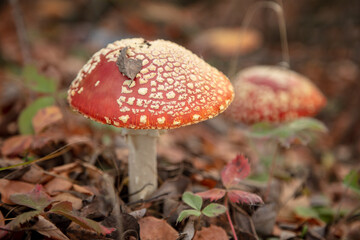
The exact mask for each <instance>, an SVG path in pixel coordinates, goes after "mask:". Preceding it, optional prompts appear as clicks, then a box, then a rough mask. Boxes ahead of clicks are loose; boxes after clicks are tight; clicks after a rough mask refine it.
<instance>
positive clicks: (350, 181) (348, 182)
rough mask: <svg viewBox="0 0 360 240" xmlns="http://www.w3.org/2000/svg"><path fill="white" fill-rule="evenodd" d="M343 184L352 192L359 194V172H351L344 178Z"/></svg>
mask: <svg viewBox="0 0 360 240" xmlns="http://www.w3.org/2000/svg"><path fill="white" fill-rule="evenodd" d="M343 182H344V184H345V186H347V187H348V188H350V189H351V190H353V191H354V192H356V193H358V194H360V172H358V171H356V170H351V171H350V172H349V173H348V174H347V175H346V176H345V178H344V181H343Z"/></svg>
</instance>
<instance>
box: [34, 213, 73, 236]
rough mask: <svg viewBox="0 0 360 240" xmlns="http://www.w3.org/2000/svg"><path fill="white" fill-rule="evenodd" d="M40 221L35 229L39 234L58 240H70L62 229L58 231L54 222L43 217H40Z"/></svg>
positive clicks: (35, 225)
mask: <svg viewBox="0 0 360 240" xmlns="http://www.w3.org/2000/svg"><path fill="white" fill-rule="evenodd" d="M38 219H39V220H38V221H37V222H36V223H35V224H34V226H33V229H34V230H36V231H37V232H38V233H40V234H42V235H44V236H46V237H48V238H51V239H57V240H68V239H69V238H68V237H66V236H65V235H64V234H63V233H62V232H61V231H60V229H58V228H57V227H56V226H55V225H54V224H53V223H52V222H50V221H49V220H47V219H45V218H44V217H43V216H41V215H39V216H38Z"/></svg>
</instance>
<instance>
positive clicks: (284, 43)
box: [229, 1, 290, 77]
mask: <svg viewBox="0 0 360 240" xmlns="http://www.w3.org/2000/svg"><path fill="white" fill-rule="evenodd" d="M260 8H269V9H271V10H273V11H274V12H275V13H276V15H277V18H278V25H279V32H280V41H281V52H282V63H281V65H282V66H284V67H286V68H289V67H290V56H289V45H288V40H287V31H286V22H285V17H284V11H283V8H282V2H280V4H278V3H275V2H272V1H260V2H257V3H255V4H253V5H252V6H251V7H250V8H249V10H248V11H247V12H246V15H245V17H244V20H243V23H242V25H241V29H242V30H243V31H244V32H246V31H247V30H248V28H249V25H250V22H251V20H252V18H253V16H254V14H255V12H256V11H257V10H258V9H260ZM238 60H239V55H236V56H235V57H234V60H233V61H232V64H231V66H230V70H229V76H230V77H231V76H233V75H234V74H235V72H236V68H237V65H238Z"/></svg>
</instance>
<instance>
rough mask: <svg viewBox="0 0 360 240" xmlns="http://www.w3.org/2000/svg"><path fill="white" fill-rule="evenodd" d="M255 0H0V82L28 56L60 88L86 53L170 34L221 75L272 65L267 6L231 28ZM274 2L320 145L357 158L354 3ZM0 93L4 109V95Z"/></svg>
mask: <svg viewBox="0 0 360 240" xmlns="http://www.w3.org/2000/svg"><path fill="white" fill-rule="evenodd" d="M11 2H13V3H15V4H13V5H11V4H10V3H11ZM16 2H18V3H17V4H16ZM255 2H256V1H251V0H221V1H217V0H206V1H205V0H192V1H190V0H171V1H140V0H135V1H120V0H118V1H117V0H111V1H110V0H109V1H104V0H90V1H85V0H71V1H70V0H32V1H26V0H21V1H18V0H16V1H15V0H12V1H1V3H0V7H1V8H0V16H1V21H0V64H1V65H0V66H1V67H0V78H1V83H4V82H7V81H11V78H14V77H15V78H16V73H19V71H20V70H21V67H23V66H25V65H26V64H34V65H36V67H37V69H39V70H40V71H41V72H43V73H45V74H46V75H48V76H50V77H52V78H53V79H55V80H56V81H57V82H58V83H59V86H60V88H66V87H67V86H69V84H70V82H71V81H72V80H73V79H74V77H75V75H76V73H77V71H78V70H79V69H80V68H81V67H82V65H83V64H84V63H85V61H87V59H88V58H89V57H90V56H91V55H92V54H93V53H94V52H95V51H97V50H98V49H99V48H102V47H104V46H105V45H106V44H107V43H110V42H113V41H114V40H118V39H122V38H129V37H143V38H146V39H150V40H151V39H157V38H163V39H168V40H170V41H174V42H176V43H178V44H181V45H183V46H185V47H187V48H189V49H191V50H192V51H193V52H195V53H197V54H198V55H200V56H201V57H203V58H204V59H205V60H206V61H208V62H209V63H211V64H212V65H214V66H215V67H217V68H219V69H220V70H222V71H223V72H224V73H225V74H227V75H233V74H234V73H235V72H236V71H235V72H234V69H235V70H241V69H242V68H244V67H247V66H252V65H260V64H268V65H276V64H278V63H279V62H281V61H282V54H281V46H280V43H281V41H280V37H279V30H278V22H277V16H276V14H275V13H274V12H273V11H271V10H269V9H260V10H258V11H257V12H256V13H255V14H254V17H253V18H252V21H251V22H250V25H249V28H248V31H247V32H244V31H243V32H241V31H239V29H240V28H241V27H242V21H243V19H244V16H245V14H246V12H247V10H248V9H249V8H250V7H251V6H252V5H253V4H254V3H255ZM283 4H284V12H285V17H286V24H287V31H288V41H289V51H290V59H291V69H293V70H295V71H297V72H299V73H301V74H303V75H305V76H307V77H309V78H310V79H311V80H312V81H313V82H314V83H315V84H316V85H317V86H318V87H319V88H320V89H321V90H322V91H323V93H324V94H325V95H326V97H327V98H328V100H329V102H328V105H327V107H326V108H325V109H324V110H323V112H321V113H320V114H319V116H318V117H319V118H320V119H321V120H323V121H324V122H325V123H326V125H327V126H328V127H329V128H330V130H331V131H330V134H329V136H328V137H327V139H326V147H327V148H329V149H332V150H333V151H335V152H336V153H338V154H340V155H341V159H342V160H344V161H350V160H351V159H356V158H358V157H359V154H360V137H359V136H360V127H359V123H360V111H359V108H360V107H359V105H360V94H359V93H360V79H359V74H360V73H359V62H360V38H359V35H360V17H359V12H360V3H359V1H354V0H353V1H352V0H345V1H336V0H329V1H321V0H318V1H310V0H303V1H295V0H285V1H284V2H283ZM16 22H18V23H17V24H18V25H19V26H18V28H16ZM22 22H23V23H24V24H21V23H22ZM19 36H20V38H22V39H19ZM236 57H238V61H237V62H236V67H235V68H232V66H233V65H232V64H233V63H234V59H235V58H236ZM14 74H15V75H14ZM229 77H232V76H229ZM2 91H8V90H4V89H2ZM1 95H2V98H4V97H5V96H4V93H3V92H2V94H1ZM5 95H6V94H5ZM8 95H10V93H8ZM12 97H14V96H12ZM1 100H2V102H1V108H2V109H4V108H5V106H4V105H6V104H9V103H7V102H6V101H9V99H1ZM4 101H5V103H4ZM3 111H4V110H3ZM14 117H15V116H14ZM0 123H1V125H0V126H1V128H0V129H1V132H2V133H3V134H4V133H7V134H13V133H14V131H16V129H7V126H6V124H7V122H4V120H3V121H1V122H0Z"/></svg>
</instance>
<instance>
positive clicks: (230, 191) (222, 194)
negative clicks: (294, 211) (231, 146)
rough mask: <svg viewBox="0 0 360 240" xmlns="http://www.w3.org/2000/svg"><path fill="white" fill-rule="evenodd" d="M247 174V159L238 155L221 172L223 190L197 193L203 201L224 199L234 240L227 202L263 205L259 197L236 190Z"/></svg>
mask: <svg viewBox="0 0 360 240" xmlns="http://www.w3.org/2000/svg"><path fill="white" fill-rule="evenodd" d="M249 174H250V164H249V161H248V159H247V158H245V157H244V155H238V156H236V157H235V158H234V159H233V160H232V161H231V162H229V163H228V164H227V165H226V166H225V167H224V168H223V170H222V171H221V181H222V183H223V185H224V188H213V189H210V190H208V191H205V192H200V193H197V195H198V196H200V197H202V198H203V199H210V201H216V200H219V199H221V198H224V207H225V210H226V216H227V218H228V221H229V224H230V227H231V230H232V232H233V235H234V239H235V240H237V236H236V232H235V228H234V225H233V223H232V221H231V217H230V213H229V209H228V205H229V201H230V202H231V203H242V204H250V205H257V204H263V201H262V199H261V197H259V196H258V195H256V194H254V193H250V192H246V191H242V190H239V189H238V188H239V184H240V182H241V181H242V180H243V179H245V178H246V177H247V176H248V175H249Z"/></svg>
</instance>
